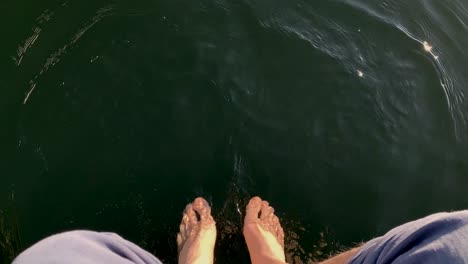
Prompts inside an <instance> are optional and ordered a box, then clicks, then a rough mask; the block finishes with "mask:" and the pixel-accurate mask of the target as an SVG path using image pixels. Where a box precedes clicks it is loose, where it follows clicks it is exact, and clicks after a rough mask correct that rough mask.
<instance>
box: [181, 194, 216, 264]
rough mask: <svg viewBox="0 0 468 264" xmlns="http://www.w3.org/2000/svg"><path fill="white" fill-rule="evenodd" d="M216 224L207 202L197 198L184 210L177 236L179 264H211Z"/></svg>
mask: <svg viewBox="0 0 468 264" xmlns="http://www.w3.org/2000/svg"><path fill="white" fill-rule="evenodd" d="M215 241H216V223H215V221H214V220H213V217H212V216H211V207H210V206H209V205H208V202H207V201H206V200H205V199H203V198H201V197H199V198H197V199H195V200H194V201H193V203H190V204H188V205H187V207H186V208H185V211H184V214H183V217H182V223H181V224H180V232H179V233H178V234H177V246H178V248H179V264H213V261H214V246H215Z"/></svg>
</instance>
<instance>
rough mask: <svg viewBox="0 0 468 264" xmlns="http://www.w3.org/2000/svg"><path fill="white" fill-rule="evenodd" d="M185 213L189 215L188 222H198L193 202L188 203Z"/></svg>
mask: <svg viewBox="0 0 468 264" xmlns="http://www.w3.org/2000/svg"><path fill="white" fill-rule="evenodd" d="M185 215H187V222H188V223H190V224H192V225H194V224H196V223H197V222H198V219H197V214H196V213H195V211H194V208H193V206H192V204H188V205H187V207H186V208H185Z"/></svg>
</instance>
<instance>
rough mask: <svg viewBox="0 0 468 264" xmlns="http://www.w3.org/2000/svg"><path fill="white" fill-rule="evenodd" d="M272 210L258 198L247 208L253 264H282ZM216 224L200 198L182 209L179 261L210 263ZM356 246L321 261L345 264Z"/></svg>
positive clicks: (246, 225)
mask: <svg viewBox="0 0 468 264" xmlns="http://www.w3.org/2000/svg"><path fill="white" fill-rule="evenodd" d="M274 212H275V210H274V209H273V207H271V206H270V205H269V203H268V202H267V201H263V200H262V199H261V198H260V197H254V198H252V199H251V200H250V202H249V204H248V205H247V208H246V215H245V218H244V228H243V234H244V238H245V242H246V243H247V247H248V249H249V254H250V259H251V261H252V264H285V263H286V258H285V254H284V231H283V228H282V227H281V224H280V222H279V219H278V217H277V216H276V215H275V213H274ZM215 242H216V223H215V221H214V220H213V217H212V216H211V207H210V206H209V204H208V202H207V201H206V200H205V199H203V198H201V197H199V198H197V199H195V200H194V201H193V202H192V203H189V204H188V205H187V207H186V208H185V210H184V213H183V216H182V222H181V224H180V232H179V233H178V234H177V246H178V248H179V264H213V262H214V246H215ZM358 250H359V248H355V249H352V250H350V251H347V252H344V253H341V254H340V255H337V256H335V257H333V258H330V259H328V260H326V261H324V262H321V264H342V263H343V264H344V263H347V262H348V261H349V259H350V258H351V257H352V256H353V255H354V254H355V253H356V252H357V251H358Z"/></svg>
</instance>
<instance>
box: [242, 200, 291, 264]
mask: <svg viewBox="0 0 468 264" xmlns="http://www.w3.org/2000/svg"><path fill="white" fill-rule="evenodd" d="M274 212H275V210H274V209H273V207H271V206H270V205H269V204H268V202H267V201H262V199H260V198H259V197H254V198H252V199H251V200H250V202H249V204H248V205H247V212H246V215H245V219H244V231H243V233H244V237H245V241H246V243H247V247H248V248H249V253H250V258H251V260H252V264H270V263H275V264H276V263H286V261H285V255H284V232H283V228H282V227H281V224H280V222H279V219H278V217H277V216H276V215H275V214H274Z"/></svg>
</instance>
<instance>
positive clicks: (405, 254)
mask: <svg viewBox="0 0 468 264" xmlns="http://www.w3.org/2000/svg"><path fill="white" fill-rule="evenodd" d="M467 247H468V211H461V212H455V213H440V214H434V215H431V216H428V217H426V218H423V219H419V220H416V221H413V222H409V223H407V224H404V225H402V226H399V227H397V228H395V229H393V230H391V231H389V232H388V233H387V234H385V235H384V236H382V237H378V238H375V239H373V240H371V241H369V242H367V243H366V244H365V245H364V246H362V247H361V248H359V249H353V250H351V251H348V252H345V253H343V254H341V255H338V256H336V257H334V258H331V259H329V260H327V261H325V262H323V264H341V263H343V264H344V263H349V264H361V263H362V264H367V263H397V264H400V263H429V264H432V263H433V264H437V263H468V251H467V250H466V249H467Z"/></svg>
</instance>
